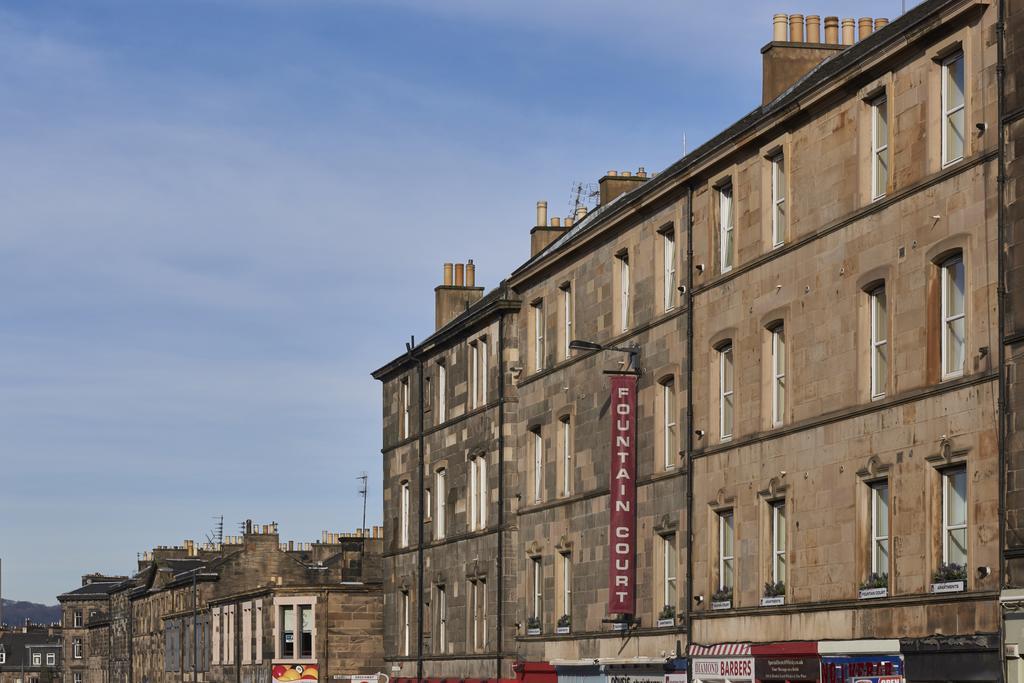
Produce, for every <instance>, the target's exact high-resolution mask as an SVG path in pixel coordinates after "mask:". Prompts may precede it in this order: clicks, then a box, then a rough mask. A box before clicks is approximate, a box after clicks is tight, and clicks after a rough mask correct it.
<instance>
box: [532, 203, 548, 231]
mask: <svg viewBox="0 0 1024 683" xmlns="http://www.w3.org/2000/svg"><path fill="white" fill-rule="evenodd" d="M547 224H548V203H547V202H546V201H539V202H537V222H536V223H534V225H547Z"/></svg>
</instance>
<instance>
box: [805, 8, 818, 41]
mask: <svg viewBox="0 0 1024 683" xmlns="http://www.w3.org/2000/svg"><path fill="white" fill-rule="evenodd" d="M806 40H807V42H808V43H820V42H821V17H820V16H818V15H817V14H808V15H807V38H806Z"/></svg>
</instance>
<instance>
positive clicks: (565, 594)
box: [560, 553, 572, 616]
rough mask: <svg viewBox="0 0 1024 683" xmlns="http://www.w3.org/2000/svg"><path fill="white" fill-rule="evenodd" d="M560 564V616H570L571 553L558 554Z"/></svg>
mask: <svg viewBox="0 0 1024 683" xmlns="http://www.w3.org/2000/svg"><path fill="white" fill-rule="evenodd" d="M560 557H561V562H562V614H563V615H565V614H567V615H569V616H572V553H560Z"/></svg>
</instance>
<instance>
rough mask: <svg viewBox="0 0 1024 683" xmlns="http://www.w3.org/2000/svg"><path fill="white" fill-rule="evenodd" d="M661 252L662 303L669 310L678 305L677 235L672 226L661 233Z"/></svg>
mask: <svg viewBox="0 0 1024 683" xmlns="http://www.w3.org/2000/svg"><path fill="white" fill-rule="evenodd" d="M661 252H662V258H663V261H664V262H663V269H664V273H663V275H664V286H665V287H664V299H663V301H662V304H663V306H664V309H665V311H666V312H667V311H671V310H672V309H674V308H675V307H676V235H675V231H674V230H673V228H671V227H670V228H668V229H667V230H664V231H663V232H662V233H661Z"/></svg>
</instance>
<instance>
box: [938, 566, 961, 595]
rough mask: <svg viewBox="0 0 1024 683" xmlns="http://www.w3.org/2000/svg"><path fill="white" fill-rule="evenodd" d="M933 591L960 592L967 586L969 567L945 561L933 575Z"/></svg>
mask: <svg viewBox="0 0 1024 683" xmlns="http://www.w3.org/2000/svg"><path fill="white" fill-rule="evenodd" d="M932 580H933V581H934V583H933V584H932V593H959V592H961V591H963V590H964V589H965V588H966V587H967V567H966V566H965V565H962V564H956V563H955V562H950V563H949V564H946V563H943V564H941V565H939V568H938V569H937V570H935V574H934V575H933V576H932Z"/></svg>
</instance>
